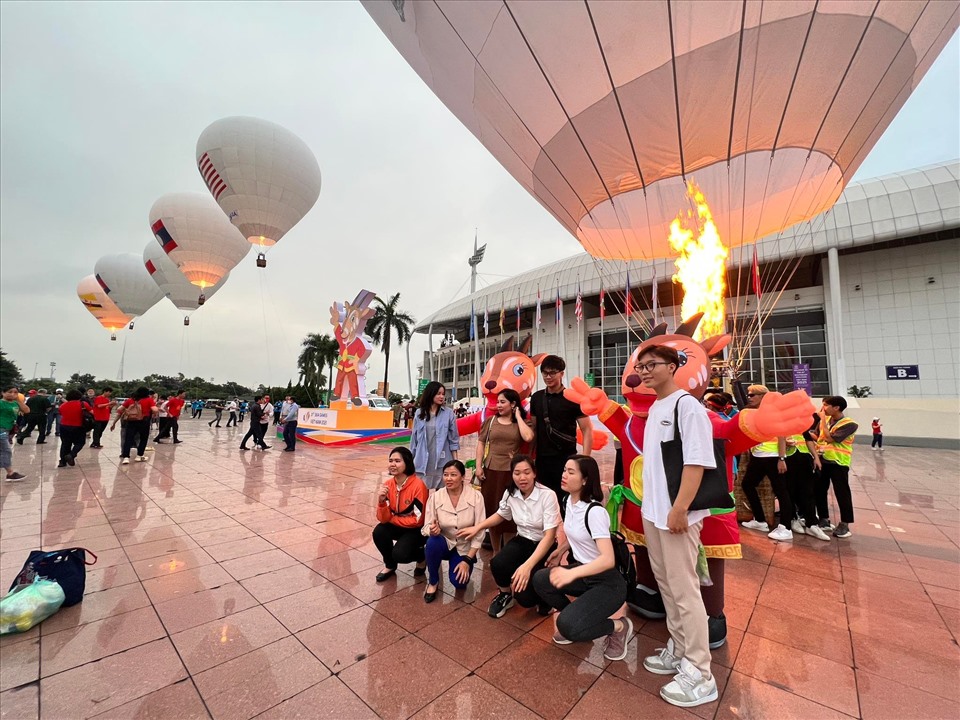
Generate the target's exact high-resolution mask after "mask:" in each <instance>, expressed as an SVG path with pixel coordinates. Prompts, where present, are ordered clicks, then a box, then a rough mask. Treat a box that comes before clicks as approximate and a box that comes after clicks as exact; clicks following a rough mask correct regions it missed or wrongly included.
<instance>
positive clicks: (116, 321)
mask: <svg viewBox="0 0 960 720" xmlns="http://www.w3.org/2000/svg"><path fill="white" fill-rule="evenodd" d="M77 297H79V298H80V302H82V303H83V306H84V307H85V308H86V309H87V310H89V311H90V314H91V315H93V316H94V317H95V318H96V319H97V322H99V323H100V324H101V325H103V327H105V328H106V329H107V330H109V331H110V339H111V340H116V339H117V330H120V329H121V328H123V327H124V326H125V325H126V324H127V323H128V322H130V319H131V318H130V316H129V315H125V314H124V313H123V311H122V310H121V309H120V308H118V307H117V305H116V303H114V302H113V300H111V299H110V298H109V297H108V296H107V293H106V292H104V289H103V288H102V287H100V283H98V282H97V278H96V276H95V275H87V276H86V277H85V278H84V279H83V280H81V281H80V282H79V283H78V284H77Z"/></svg>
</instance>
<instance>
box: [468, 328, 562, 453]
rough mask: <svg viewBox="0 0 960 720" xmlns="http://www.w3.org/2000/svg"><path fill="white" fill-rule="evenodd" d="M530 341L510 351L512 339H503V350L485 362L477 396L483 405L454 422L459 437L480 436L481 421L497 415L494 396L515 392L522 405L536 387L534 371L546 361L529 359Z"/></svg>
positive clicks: (540, 356)
mask: <svg viewBox="0 0 960 720" xmlns="http://www.w3.org/2000/svg"><path fill="white" fill-rule="evenodd" d="M531 345H533V338H532V337H531V336H529V335H527V337H526V339H525V340H524V341H523V344H522V345H521V346H520V350H519V351H518V350H514V349H513V348H514V343H513V337H512V336H511V337H509V338H507V340H506V342H504V343H503V347H502V348H501V349H500V352H498V353H497V354H496V355H494V356H493V357H492V358H490V359H489V360H488V361H487V365H486V367H484V369H483V375H481V376H480V392H481V393H483V399H484V400H486V403H485V404H484V406H483V409H482V410H480V412H475V413H473V414H472V415H467V416H466V417H462V418H460V419H459V420H457V431H458V432H459V433H460V437H464V436H465V435H473V434H474V433H477V432H480V428H481V427H482V426H483V423H484V421H485V420H486V419H487V418H488V417H493V416H494V415H496V414H497V396H498V395H499V394H500V393H502V392H503V391H504V390H516V391H517V394H518V395H519V396H520V400H521V401H522V402H523V403H524V404H526V402H527V400H528V399H529V398H530V396H531V395H532V394H533V389H534V386H535V385H536V384H537V367H539V365H540V363H541V362H542V361H543V359H544V358H545V357H546V355H544V354H540V355H534V356H533V357H530V355H529V354H528V353H529V352H530V347H531Z"/></svg>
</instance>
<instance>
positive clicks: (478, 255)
mask: <svg viewBox="0 0 960 720" xmlns="http://www.w3.org/2000/svg"><path fill="white" fill-rule="evenodd" d="M486 251H487V246H486V243H484V244H483V245H481V246H480V247H479V248H478V247H477V236H476V233H474V236H473V255H471V256H470V259H469V260H467V264H468V265H469V266H470V297H471V298H472V297H473V294H474V293H475V292H476V291H477V265H479V264H480V263H481V262H483V255H484V253H486ZM470 322H471V323H472V324H473V362H474V368H473V372H474V377H475V378H476V385H477V396H478V397H479V396H480V394H481V393H480V328H478V327H477V312H476V308H475V307H473V306H472V305H471V311H470ZM469 392H470V390H469V389H468V390H467V393H468V396H469Z"/></svg>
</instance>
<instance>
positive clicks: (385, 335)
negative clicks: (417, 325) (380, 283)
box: [367, 293, 414, 394]
mask: <svg viewBox="0 0 960 720" xmlns="http://www.w3.org/2000/svg"><path fill="white" fill-rule="evenodd" d="M374 302H375V303H376V304H377V308H376V310H375V311H374V313H373V317H372V318H370V322H369V323H367V332H369V333H370V337H371V338H372V339H373V341H374V342H375V343H377V344H378V345H379V346H380V349H381V350H383V354H384V355H385V356H386V360H385V361H384V363H383V388H384V393H385V394H386V392H387V388H388V384H387V375H388V374H389V372H390V336H391V335H392V334H393V333H394V332H396V334H397V342H399V343H400V344H401V345H402V344H403V343H405V342H410V336H411V326H412V325H413V324H414V319H413V318H412V317H411V316H410V315H408V314H407V313H405V312H403V311H401V310H400V309H399V308H398V307H397V305H398V304H399V302H400V293H397V294H396V295H394V296H393V297H392V298H390V300H389V301H387V302H384V301H383V300H381V299H380V297H379V296H378V297H376V298H374Z"/></svg>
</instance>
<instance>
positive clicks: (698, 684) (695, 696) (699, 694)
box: [660, 658, 720, 707]
mask: <svg viewBox="0 0 960 720" xmlns="http://www.w3.org/2000/svg"><path fill="white" fill-rule="evenodd" d="M660 697H662V698H663V699H664V700H666V701H667V702H668V703H670V704H671V705H676V706H677V707H695V706H696V705H703V704H705V703H709V702H715V701H716V700H717V699H718V698H719V697H720V693H718V692H717V681H716V680H714V679H713V678H710V679H709V680H707V679H706V678H704V677H703V674H702V673H701V672H700V671H699V670H698V669H697V668H695V667H694V666H693V665H692V664H691V662H690V661H689V660H687V659H686V658H683V660H681V661H680V667H679V672H678V673H677V674H676V676H675V677H674V678H673V680H671V681H670V682H669V683H667V684H666V685H664V686H663V687H662V688H660Z"/></svg>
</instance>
